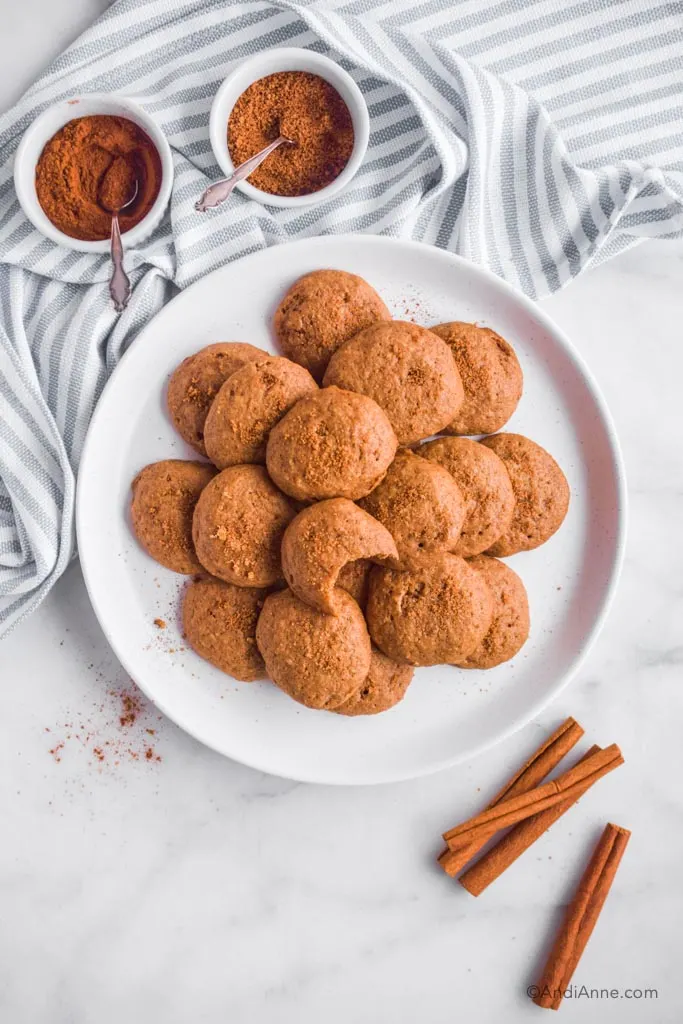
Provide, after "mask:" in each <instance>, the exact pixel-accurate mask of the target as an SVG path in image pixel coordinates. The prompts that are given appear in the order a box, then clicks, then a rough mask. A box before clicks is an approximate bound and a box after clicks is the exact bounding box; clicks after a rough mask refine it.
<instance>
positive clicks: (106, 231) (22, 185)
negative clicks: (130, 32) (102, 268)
mask: <svg viewBox="0 0 683 1024" xmlns="http://www.w3.org/2000/svg"><path fill="white" fill-rule="evenodd" d="M14 185H15V189H16V193H17V198H18V200H19V203H20V205H21V207H22V209H23V211H24V213H25V214H26V216H27V217H28V219H29V220H30V221H31V223H32V224H33V225H34V227H36V228H37V229H38V230H39V231H40V232H42V234H43V235H45V236H46V238H49V239H50V240H51V241H53V242H56V243H57V244H58V245H62V246H64V247H65V248H68V249H75V250H76V251H78V252H92V253H107V252H109V247H110V233H111V209H110V207H111V203H112V201H113V203H114V206H116V207H117V208H119V207H125V208H124V209H122V210H121V213H120V216H119V222H120V226H121V233H122V235H123V243H124V246H125V247H126V249H130V248H132V247H134V246H135V245H137V244H138V243H140V242H142V241H143V240H144V239H145V238H147V237H148V236H149V235H150V234H151V233H152V232H153V231H154V230H155V228H157V227H158V226H159V224H160V222H161V220H162V218H163V215H164V212H165V210H166V207H167V206H168V201H169V199H170V196H171V188H172V185H173V159H172V156H171V148H170V146H169V144H168V141H167V140H166V137H165V136H164V134H163V132H162V131H161V129H160V128H159V127H158V125H157V124H156V123H155V121H154V120H153V119H152V118H151V117H150V116H149V114H147V113H146V112H145V111H144V110H143V108H142V107H141V106H140V105H139V104H138V103H136V102H135V101H134V100H131V99H128V98H127V97H125V96H118V95H113V94H112V95H108V94H104V93H103V94H99V93H92V94H89V95H85V96H78V97H73V98H71V99H65V100H60V101H59V102H58V103H55V104H54V105H53V106H51V107H48V109H47V110H44V111H43V113H42V114H40V115H39V117H37V118H36V120H35V121H34V122H33V123H32V124H31V126H30V127H29V128H28V129H27V131H26V132H25V134H24V137H23V138H22V140H21V143H20V144H19V147H18V149H17V153H16V157H15V161H14ZM105 196H107V197H109V199H108V205H107V204H105V202H104V201H103V198H104V197H105ZM131 196H133V201H132V202H131V201H129V200H130V198H131ZM112 197H118V201H117V200H116V198H114V199H113V200H112Z"/></svg>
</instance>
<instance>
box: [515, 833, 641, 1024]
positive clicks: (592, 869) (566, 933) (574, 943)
mask: <svg viewBox="0 0 683 1024" xmlns="http://www.w3.org/2000/svg"><path fill="white" fill-rule="evenodd" d="M630 837H631V833H630V832H629V831H628V829H625V828H620V827H619V825H612V824H609V825H607V827H606V828H605V831H604V832H603V833H602V836H601V837H600V841H599V842H598V844H597V846H596V847H595V850H594V852H593V856H592V857H591V859H590V862H589V864H588V867H587V868H586V870H585V871H584V874H583V877H582V878H581V881H580V882H579V885H578V888H577V890H576V893H575V894H574V898H573V900H572V901H571V903H570V904H569V907H568V908H567V913H566V915H565V919H564V921H563V922H562V926H561V928H560V930H559V932H558V935H557V938H556V939H555V942H554V944H553V947H552V949H551V951H550V956H549V957H548V960H547V962H546V965H545V967H544V969H543V974H542V975H541V979H540V981H539V983H538V985H537V986H536V989H537V993H536V995H535V996H534V1002H535V1003H536V1005H537V1006H542V1007H544V1008H545V1009H549V1010H558V1009H559V1008H560V1003H561V1002H562V996H563V994H564V993H565V992H566V991H567V988H568V987H569V983H570V981H571V979H572V976H573V974H574V971H575V970H576V967H577V964H578V962H579V960H580V959H581V955H582V953H583V951H584V949H585V948H586V943H587V942H588V940H589V939H590V937H591V934H592V932H593V929H594V928H595V925H596V923H597V920H598V917H599V916H600V911H601V910H602V907H603V904H604V902H605V900H606V899H607V894H608V893H609V891H610V888H611V885H612V882H613V881H614V876H615V875H616V873H617V868H618V867H619V863H620V861H621V858H622V856H623V854H624V850H625V849H626V844H627V843H628V841H629V839H630Z"/></svg>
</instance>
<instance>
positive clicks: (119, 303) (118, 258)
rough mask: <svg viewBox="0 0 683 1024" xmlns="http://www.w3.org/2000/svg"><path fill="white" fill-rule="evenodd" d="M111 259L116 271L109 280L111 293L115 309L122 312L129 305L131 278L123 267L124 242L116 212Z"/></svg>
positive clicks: (112, 232) (113, 218) (112, 220)
mask: <svg viewBox="0 0 683 1024" xmlns="http://www.w3.org/2000/svg"><path fill="white" fill-rule="evenodd" d="M111 261H112V263H113V264H114V271H113V273H112V275H111V279H110V281H109V294H110V295H111V297H112V299H113V300H114V309H115V310H116V312H117V313H120V312H121V311H122V310H124V309H125V308H126V306H127V305H128V299H129V298H130V278H129V277H128V274H127V273H126V272H125V270H124V269H123V243H122V241H121V229H120V227H119V218H118V214H116V213H115V214H114V215H113V217H112V219H111Z"/></svg>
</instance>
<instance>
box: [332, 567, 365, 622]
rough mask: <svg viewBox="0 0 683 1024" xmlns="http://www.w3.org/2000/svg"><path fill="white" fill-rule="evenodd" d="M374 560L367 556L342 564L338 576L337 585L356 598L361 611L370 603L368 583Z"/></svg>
mask: <svg viewBox="0 0 683 1024" xmlns="http://www.w3.org/2000/svg"><path fill="white" fill-rule="evenodd" d="M371 569H372V562H370V561H368V559H367V558H359V559H358V560H357V561H356V562H347V563H346V565H342V567H341V569H340V570H339V575H338V576H337V586H338V587H341V589H342V590H345V591H346V593H347V594H350V595H351V597H352V598H353V599H354V601H355V602H356V604H357V605H358V607H359V608H360V609H361V611H365V606H366V604H367V603H368V585H369V583H370V570H371Z"/></svg>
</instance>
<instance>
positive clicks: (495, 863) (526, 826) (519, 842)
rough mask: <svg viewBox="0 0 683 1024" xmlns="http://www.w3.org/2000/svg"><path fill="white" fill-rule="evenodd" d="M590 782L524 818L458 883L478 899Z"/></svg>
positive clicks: (564, 811)
mask: <svg viewBox="0 0 683 1024" xmlns="http://www.w3.org/2000/svg"><path fill="white" fill-rule="evenodd" d="M598 750H600V747H598V746H593V747H591V748H590V750H588V751H587V752H586V753H585V754H584V755H583V757H581V758H580V759H579V760H578V761H577V762H576V763H577V764H580V763H581V761H585V760H586V758H587V757H590V756H591V755H592V754H595V753H596V752H597V751H598ZM591 785H592V781H591V780H588V781H587V782H585V783H584V788H583V789H582V790H581V792H580V793H577V794H576V795H575V796H573V797H570V799H569V800H561V801H560V802H559V803H557V804H555V806H554V807H548V808H546V810H545V811H541V812H540V814H534V815H533V817H531V818H525V819H524V821H520V822H519V823H518V824H517V825H515V826H514V828H511V829H510V831H509V832H506V833H505V835H504V836H503V837H502V839H500V840H499V841H498V842H497V843H496V845H495V846H492V847H491V849H490V850H487V851H486V853H485V854H484V856H483V857H480V858H479V860H478V861H477V862H476V864H473V865H472V867H470V868H468V869H467V871H465V873H464V874H462V875H461V876H460V878H459V879H458V881H459V882H460V884H461V885H462V886H463V887H464V888H465V889H467V891H468V892H469V893H471V894H472V895H473V896H480V895H481V894H482V893H483V891H484V889H486V888H488V886H489V885H490V884H491V882H495V880H496V879H497V878H499V877H500V875H502V874H503V872H504V871H505V870H506V869H507V868H509V867H510V865H511V864H513V863H514V862H515V861H516V860H517V858H518V857H521V855H522V854H523V853H524V851H525V850H528V849H529V847H530V846H531V845H532V844H533V843H535V842H536V840H537V839H540V837H541V836H542V835H543V833H544V832H547V830H548V829H549V828H550V826H551V825H552V824H553V823H554V822H556V821H557V819H558V818H561V817H562V815H563V814H565V813H566V812H567V811H568V810H569V808H570V807H573V806H574V804H575V803H576V801H577V800H578V799H579V797H580V796H582V794H583V793H585V792H586V790H587V789H590V787H591Z"/></svg>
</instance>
